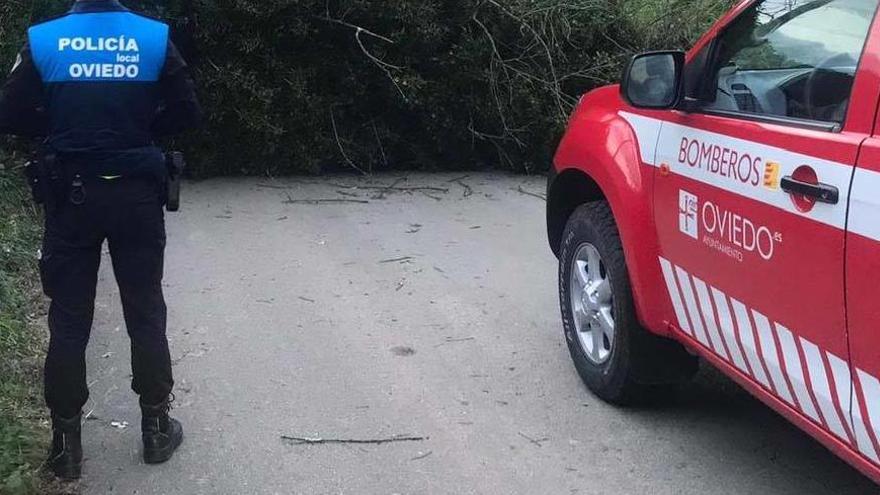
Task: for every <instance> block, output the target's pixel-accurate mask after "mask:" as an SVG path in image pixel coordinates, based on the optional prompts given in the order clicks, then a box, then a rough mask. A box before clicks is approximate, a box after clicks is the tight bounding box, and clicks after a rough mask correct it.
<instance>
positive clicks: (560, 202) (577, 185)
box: [547, 168, 607, 257]
mask: <svg viewBox="0 0 880 495" xmlns="http://www.w3.org/2000/svg"><path fill="white" fill-rule="evenodd" d="M606 199H607V196H606V195H605V192H604V191H602V188H601V187H600V186H599V183H598V182H596V180H595V179H593V178H592V177H590V176H589V175H588V174H587V173H586V172H584V171H583V170H580V169H577V168H570V169H567V170H564V171H562V172H561V173H559V174H554V175H552V176H551V178H550V184H549V186H548V188H547V239H548V240H549V242H550V249H551V250H553V254H554V255H556V256H557V257H559V251H560V243H561V241H562V234H563V232H564V231H565V225H566V224H567V223H568V219H569V218H570V217H571V214H572V213H574V210H576V209H577V207H578V206H580V205H582V204H584V203H591V202H593V201H602V200H606Z"/></svg>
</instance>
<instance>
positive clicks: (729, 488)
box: [80, 174, 880, 495]
mask: <svg viewBox="0 0 880 495" xmlns="http://www.w3.org/2000/svg"><path fill="white" fill-rule="evenodd" d="M459 176H460V175H459ZM399 177H402V176H380V177H377V178H374V179H372V180H366V179H364V180H360V179H355V178H351V177H340V178H330V179H301V180H294V179H284V180H277V181H269V180H256V179H250V180H211V181H207V182H200V183H195V184H188V185H187V187H186V191H185V195H186V198H185V202H184V209H183V211H182V212H181V213H180V214H176V215H169V216H168V230H169V249H168V257H167V267H166V296H167V299H168V302H169V306H170V328H169V337H170V339H171V346H172V356H173V357H174V360H175V373H176V378H177V380H178V386H177V390H176V395H177V401H176V406H177V407H176V408H175V409H174V415H175V416H177V417H178V418H180V419H181V420H182V421H183V422H184V424H185V427H186V433H187V439H186V443H185V444H184V446H183V447H182V449H181V450H180V451H179V453H178V455H177V456H176V457H175V458H174V459H173V460H172V461H171V462H169V463H167V464H165V465H162V466H158V467H148V466H144V465H142V463H141V461H140V457H139V455H140V454H139V441H140V433H139V412H138V409H137V402H136V398H135V397H134V395H133V393H132V392H131V391H130V389H129V380H130V368H129V351H128V341H127V337H126V334H125V327H124V325H123V323H122V317H121V310H120V307H119V302H118V291H117V290H116V287H115V285H114V283H113V277H112V272H111V271H110V264H109V260H107V259H105V263H104V265H103V268H102V277H101V282H100V288H99V294H100V295H99V300H98V306H97V314H96V322H95V328H94V331H93V337H92V344H91V347H90V351H89V364H90V370H89V381H90V384H91V390H92V399H91V401H90V402H89V405H88V406H87V409H86V411H88V412H90V413H91V415H90V417H89V420H88V421H86V423H85V427H84V434H85V448H86V456H87V461H86V467H85V478H84V480H83V482H82V483H81V485H80V490H81V491H82V492H83V493H85V494H117V493H119V494H292V493H302V494H349V493H351V494H470V493H474V494H496V493H497V494H568V493H581V494H701V495H702V494H722V493H723V494H745V493H748V494H835V495H843V494H867V493H878V492H880V489H878V487H876V486H874V485H872V484H871V483H870V482H869V481H868V480H867V479H866V478H864V477H862V476H861V475H860V474H858V473H857V472H856V471H855V470H853V469H852V468H850V467H848V466H847V465H846V464H845V463H844V462H843V461H840V460H839V459H837V458H836V457H835V456H833V455H832V454H830V453H829V452H827V451H826V450H825V449H824V448H823V447H822V446H820V445H819V444H818V443H816V442H815V441H813V440H812V439H811V438H810V437H808V436H807V435H805V434H803V433H801V432H800V431H799V430H797V429H796V428H795V427H794V426H791V425H789V424H788V423H787V422H786V421H785V420H784V419H782V418H781V417H779V416H777V415H776V414H775V413H773V412H772V411H771V410H769V409H768V408H766V407H764V406H763V405H762V404H761V403H759V402H758V401H756V400H754V399H752V398H751V397H750V396H749V395H748V394H746V393H745V392H744V391H742V390H741V389H739V388H738V387H737V386H736V385H734V384H733V383H732V382H730V381H729V380H727V379H726V378H724V377H722V376H720V375H719V374H718V373H716V372H714V371H711V370H704V371H702V372H701V374H700V375H699V376H698V378H697V379H696V380H695V381H694V382H693V383H691V384H689V385H687V386H685V387H684V388H683V390H682V391H681V392H680V394H679V395H678V396H677V397H676V398H670V400H669V401H667V402H665V403H663V404H660V405H657V406H654V407H652V408H649V409H639V410H620V409H615V408H612V407H610V406H607V405H605V404H603V403H601V402H600V401H598V400H597V399H596V398H594V397H593V396H591V395H590V393H589V392H588V391H587V390H586V388H585V387H584V386H583V385H582V384H581V382H580V380H579V378H578V376H577V375H576V373H575V371H574V369H573V367H572V366H571V364H570V360H569V356H568V352H567V349H566V347H565V343H564V341H563V336H562V331H561V326H560V322H559V316H558V306H557V304H558V303H557V295H556V294H557V291H556V267H555V265H556V260H555V259H554V258H553V256H552V254H551V253H550V251H549V249H548V247H547V244H546V234H545V231H544V202H543V200H542V199H541V198H539V197H534V196H532V195H530V194H528V193H532V192H533V193H538V194H542V193H543V190H544V180H543V179H542V178H537V177H535V178H524V177H509V176H503V175H481V174H471V175H470V176H469V177H467V178H465V179H462V180H461V181H452V182H450V180H451V179H455V178H456V177H457V176H456V175H431V176H428V175H411V176H409V177H408V179H407V180H403V179H402V178H399ZM391 184H396V186H397V188H398V189H387V190H382V189H366V188H365V187H380V186H383V185H385V186H387V185H391ZM351 185H358V186H360V188H357V189H355V188H350V187H344V186H351ZM418 186H428V187H430V189H417V190H416V189H409V190H400V189H402V188H414V187H418ZM444 190H445V191H444ZM327 199H332V200H334V202H319V203H320V204H309V203H300V202H299V201H302V200H327ZM338 200H346V201H368V203H358V202H338ZM125 422H127V426H126V423H125ZM114 424H115V425H116V426H114ZM120 426H121V427H120ZM282 435H288V436H296V437H309V438H323V439H343V440H344V439H360V440H369V439H386V438H392V437H395V436H399V435H405V436H415V437H426V438H425V439H424V440H422V441H408V442H395V443H387V444H382V445H371V444H360V445H358V444H320V445H295V444H294V443H293V442H291V441H286V440H284V439H282Z"/></svg>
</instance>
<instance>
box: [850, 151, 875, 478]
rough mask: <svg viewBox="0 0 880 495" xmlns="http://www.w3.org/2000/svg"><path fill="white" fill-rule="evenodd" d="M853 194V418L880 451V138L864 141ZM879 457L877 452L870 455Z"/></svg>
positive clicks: (858, 429) (866, 440)
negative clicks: (879, 285) (879, 288)
mask: <svg viewBox="0 0 880 495" xmlns="http://www.w3.org/2000/svg"><path fill="white" fill-rule="evenodd" d="M851 194H852V195H851V197H850V216H849V230H848V232H847V240H846V274H847V278H846V293H847V294H846V295H847V307H848V308H849V309H848V318H849V325H848V327H849V338H850V352H851V354H850V358H851V361H852V377H853V385H854V387H853V390H854V393H853V405H852V422H853V425H854V426H855V430H856V434H857V435H858V436H859V441H860V442H863V443H864V444H866V445H867V444H870V443H872V442H873V447H874V449H875V450H876V451H878V452H880V444H878V441H880V300H878V297H880V292H878V283H880V139H878V138H876V137H873V138H871V139H869V140H868V141H866V142H865V144H864V147H863V149H862V153H861V154H860V157H859V164H858V167H857V168H856V173H855V178H854V180H853V189H852V193H851ZM866 457H868V458H869V459H871V460H873V461H874V462H877V459H876V458H875V457H872V456H870V455H866Z"/></svg>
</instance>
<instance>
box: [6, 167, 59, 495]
mask: <svg viewBox="0 0 880 495" xmlns="http://www.w3.org/2000/svg"><path fill="white" fill-rule="evenodd" d="M15 161H19V160H18V159H11V158H9V157H6V156H4V154H3V153H2V152H0V191H2V193H0V494H4V495H7V494H8V495H18V494H28V493H33V492H35V491H37V490H38V489H39V488H40V483H39V476H38V468H39V467H40V465H41V464H42V461H43V459H44V455H45V453H46V450H45V442H46V439H47V438H48V431H47V429H46V424H45V419H44V416H45V413H44V410H43V405H42V398H41V397H40V389H41V387H40V383H39V382H40V380H39V376H40V373H39V370H40V367H41V364H42V363H41V356H42V354H43V348H44V342H45V339H44V337H45V336H44V335H43V333H42V332H41V331H40V328H39V327H38V325H36V324H35V322H34V319H35V316H34V315H35V314H39V306H40V300H39V290H38V288H37V283H38V282H39V278H38V277H37V276H36V265H37V256H36V254H37V246H38V239H39V223H38V217H39V215H38V214H37V211H36V209H35V208H34V206H33V205H32V204H31V201H30V195H29V193H28V192H27V191H26V189H25V187H24V184H23V181H22V180H21V177H20V176H19V174H18V172H17V171H15V170H10V169H9V168H7V167H4V165H6V166H8V165H9V164H10V163H12V162H15ZM4 168H5V169H4Z"/></svg>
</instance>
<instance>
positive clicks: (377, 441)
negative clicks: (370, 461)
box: [281, 435, 430, 445]
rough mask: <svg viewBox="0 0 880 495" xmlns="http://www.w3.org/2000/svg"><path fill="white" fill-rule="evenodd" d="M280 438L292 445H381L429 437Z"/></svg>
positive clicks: (419, 440) (285, 436)
mask: <svg viewBox="0 0 880 495" xmlns="http://www.w3.org/2000/svg"><path fill="white" fill-rule="evenodd" d="M281 439H282V440H287V441H289V442H293V444H294V445H326V444H358V445H382V444H386V443H395V442H424V441H425V440H428V439H430V437H409V436H396V437H389V438H370V439H354V438H309V437H294V436H289V435H281Z"/></svg>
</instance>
